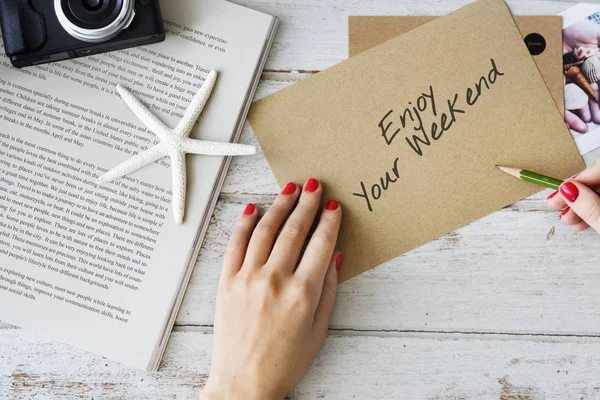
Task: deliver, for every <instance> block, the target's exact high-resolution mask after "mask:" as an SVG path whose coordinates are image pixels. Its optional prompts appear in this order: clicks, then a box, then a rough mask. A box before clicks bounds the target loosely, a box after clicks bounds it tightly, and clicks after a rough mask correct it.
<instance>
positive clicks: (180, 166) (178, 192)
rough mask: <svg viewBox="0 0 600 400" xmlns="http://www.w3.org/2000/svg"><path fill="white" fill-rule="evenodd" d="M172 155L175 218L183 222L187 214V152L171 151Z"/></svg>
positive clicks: (178, 221)
mask: <svg viewBox="0 0 600 400" xmlns="http://www.w3.org/2000/svg"><path fill="white" fill-rule="evenodd" d="M170 157H171V171H172V175H173V218H174V219H175V223H176V224H182V223H183V217H184V215H185V196H186V187H187V171H186V165H185V153H182V152H171V154H170Z"/></svg>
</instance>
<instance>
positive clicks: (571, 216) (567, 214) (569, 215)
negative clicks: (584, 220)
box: [559, 207, 581, 226]
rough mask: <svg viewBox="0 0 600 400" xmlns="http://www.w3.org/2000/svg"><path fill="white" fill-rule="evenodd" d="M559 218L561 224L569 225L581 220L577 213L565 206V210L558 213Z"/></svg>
mask: <svg viewBox="0 0 600 400" xmlns="http://www.w3.org/2000/svg"><path fill="white" fill-rule="evenodd" d="M559 218H560V221H561V222H562V223H563V224H565V225H569V226H572V225H577V224H578V223H580V222H581V218H579V215H577V214H575V212H574V211H573V210H571V207H567V208H565V210H564V211H563V212H562V213H561V214H560V216H559Z"/></svg>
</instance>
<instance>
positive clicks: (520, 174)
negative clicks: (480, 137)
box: [496, 165, 563, 190]
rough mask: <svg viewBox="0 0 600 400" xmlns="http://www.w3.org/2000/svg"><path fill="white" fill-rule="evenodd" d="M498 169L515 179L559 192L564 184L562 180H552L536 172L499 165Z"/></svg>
mask: <svg viewBox="0 0 600 400" xmlns="http://www.w3.org/2000/svg"><path fill="white" fill-rule="evenodd" d="M496 168H498V169H499V170H501V171H504V172H506V173H507V174H509V175H512V176H514V177H515V178H519V179H521V180H522V181H525V182H530V183H535V184H536V185H540V186H545V187H547V188H550V189H554V190H558V188H559V187H560V185H562V184H563V181H561V180H560V179H554V178H550V177H549V176H545V175H541V174H536V173H535V172H531V171H527V170H525V169H519V168H510V167H501V166H499V165H496Z"/></svg>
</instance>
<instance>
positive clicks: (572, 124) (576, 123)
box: [565, 110, 588, 133]
mask: <svg viewBox="0 0 600 400" xmlns="http://www.w3.org/2000/svg"><path fill="white" fill-rule="evenodd" d="M565 122H566V123H567V126H568V127H569V128H570V129H573V130H574V131H577V132H579V133H585V132H587V131H588V126H587V124H586V123H585V122H583V121H582V120H581V119H580V118H579V117H578V116H577V115H575V114H573V113H572V112H571V111H569V110H567V111H565Z"/></svg>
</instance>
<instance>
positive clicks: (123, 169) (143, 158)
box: [98, 144, 167, 183]
mask: <svg viewBox="0 0 600 400" xmlns="http://www.w3.org/2000/svg"><path fill="white" fill-rule="evenodd" d="M166 155H167V150H165V148H164V146H162V145H160V144H157V145H156V146H154V147H151V148H149V149H148V150H145V151H142V152H141V153H138V154H137V155H135V156H133V157H131V158H130V159H129V160H127V161H124V162H122V163H121V164H119V165H117V166H116V167H114V168H113V169H111V170H110V171H108V172H106V173H105V174H104V175H102V176H100V177H99V178H98V183H106V182H110V181H113V180H115V179H119V178H121V177H122V176H125V175H127V174H129V173H131V172H133V171H137V170H138V169H140V168H142V167H145V166H146V165H148V164H151V163H153V162H154V161H156V160H159V159H161V158H163V157H165V156H166Z"/></svg>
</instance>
